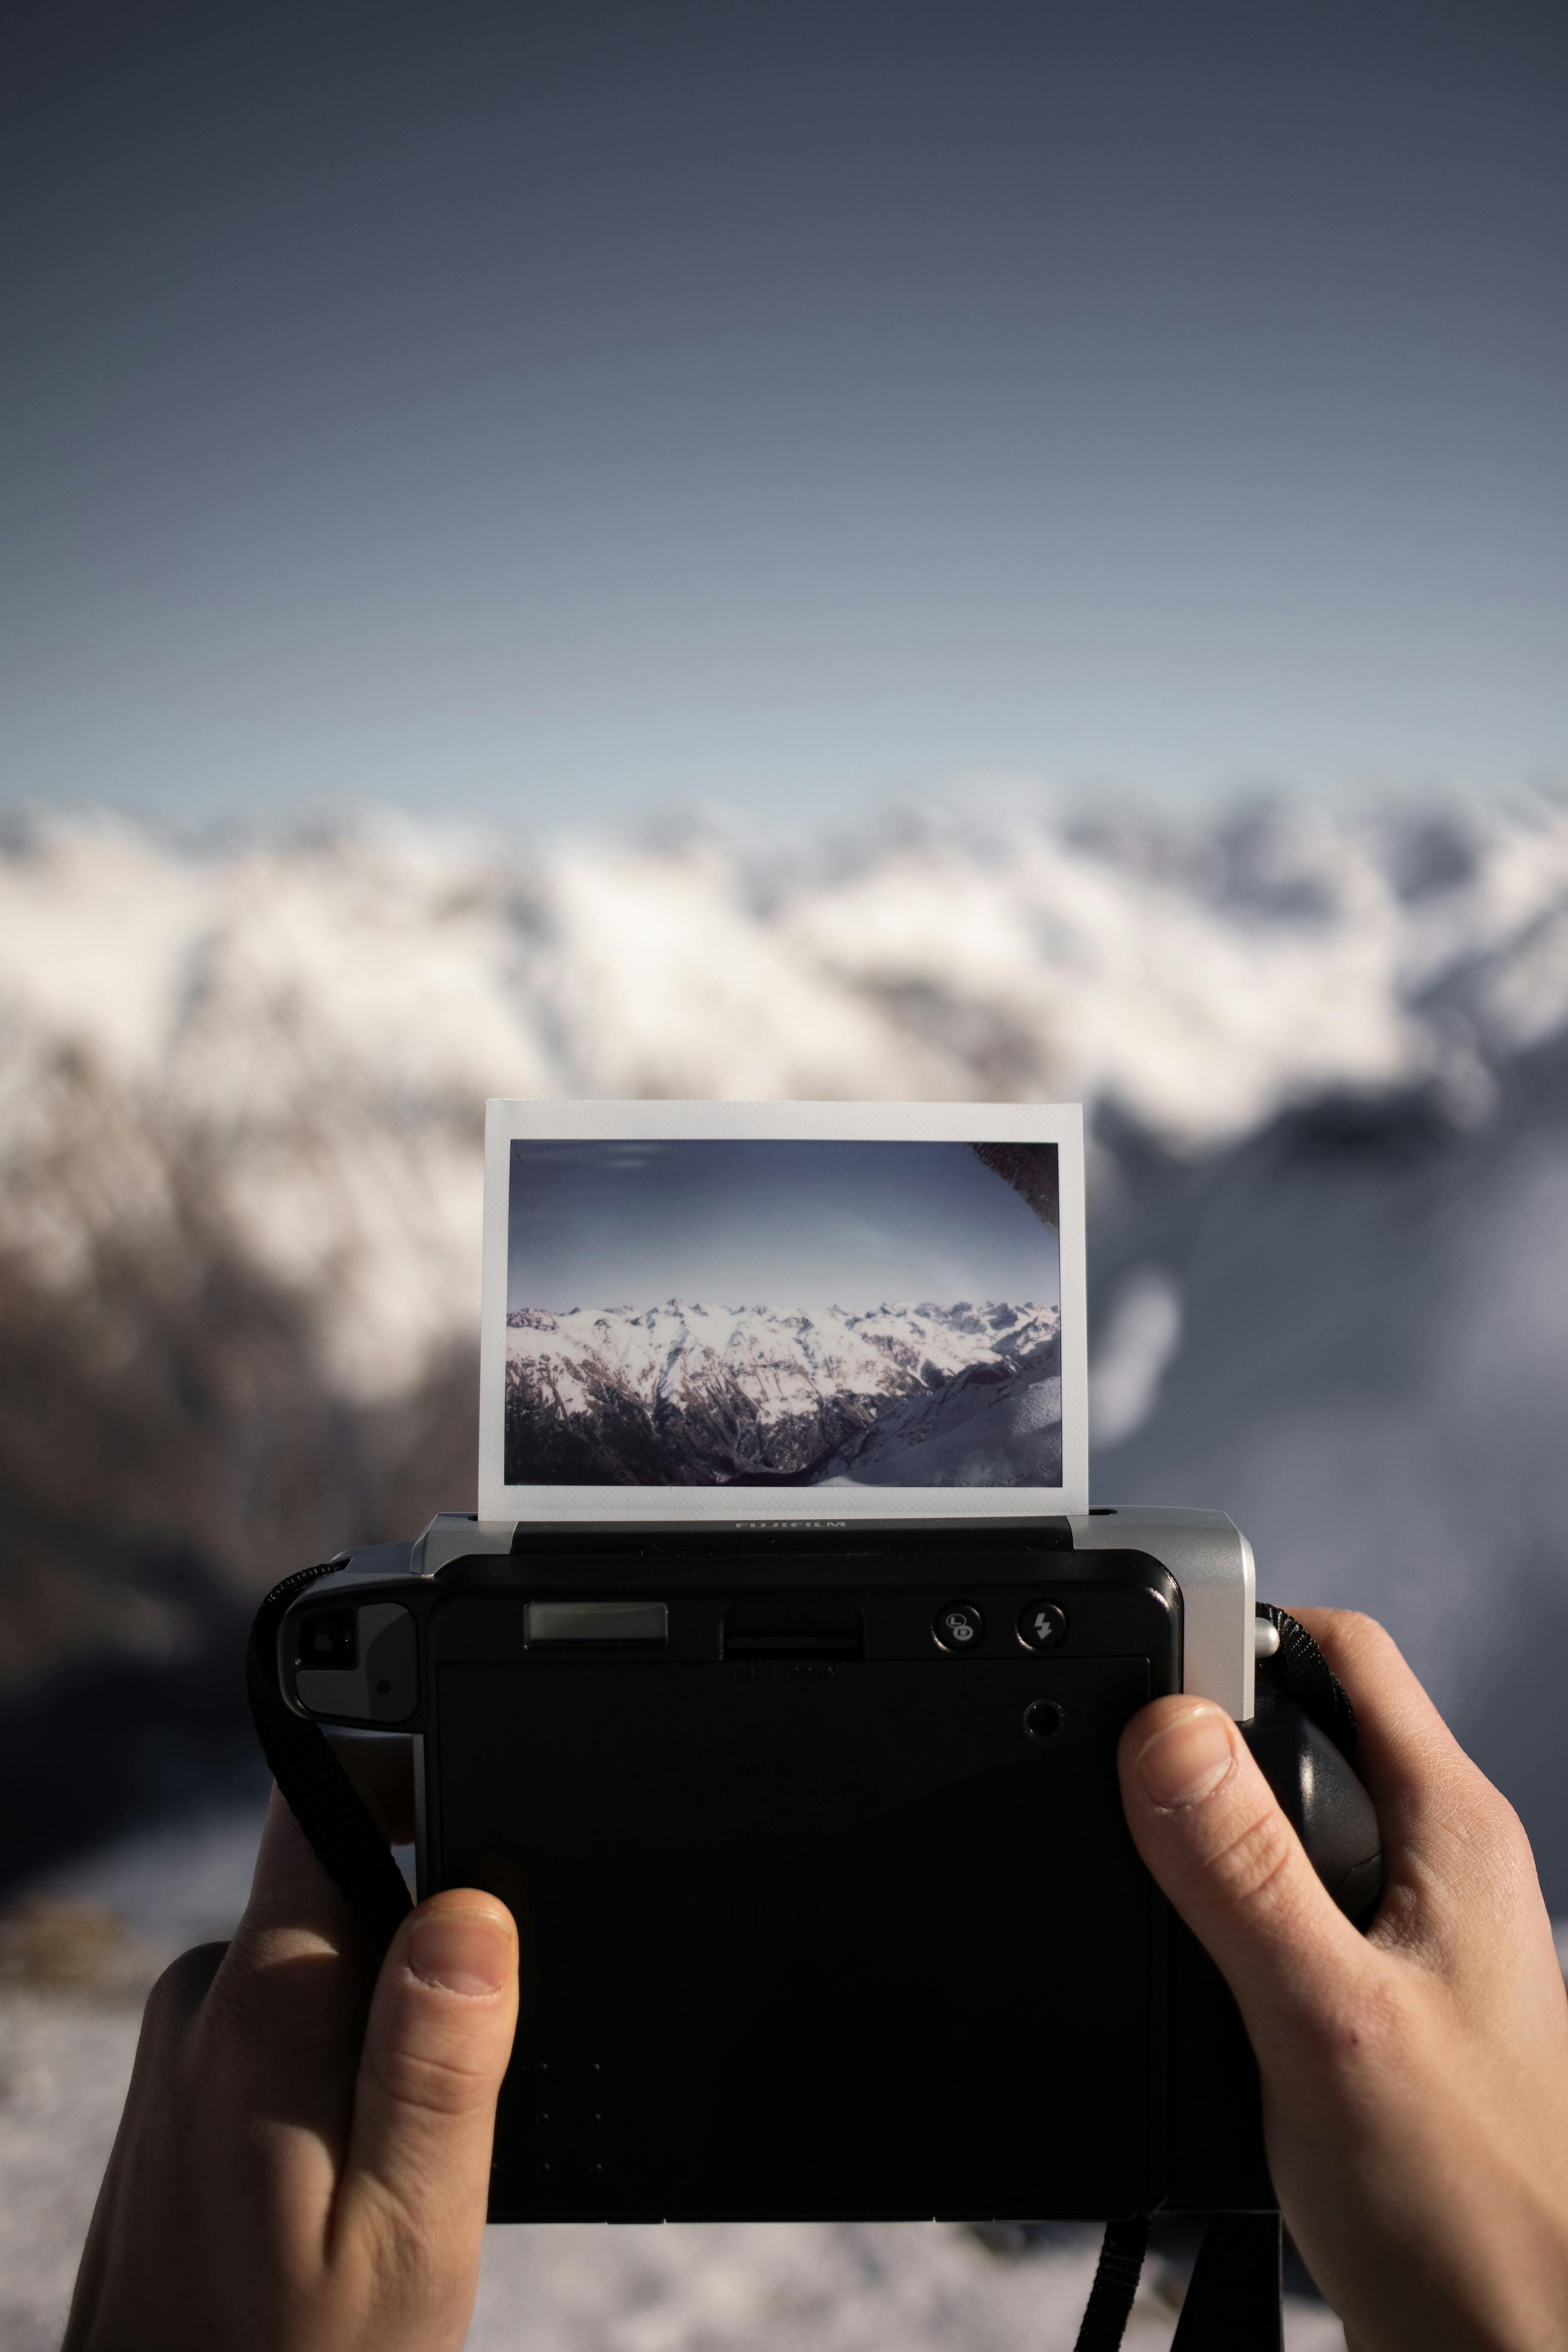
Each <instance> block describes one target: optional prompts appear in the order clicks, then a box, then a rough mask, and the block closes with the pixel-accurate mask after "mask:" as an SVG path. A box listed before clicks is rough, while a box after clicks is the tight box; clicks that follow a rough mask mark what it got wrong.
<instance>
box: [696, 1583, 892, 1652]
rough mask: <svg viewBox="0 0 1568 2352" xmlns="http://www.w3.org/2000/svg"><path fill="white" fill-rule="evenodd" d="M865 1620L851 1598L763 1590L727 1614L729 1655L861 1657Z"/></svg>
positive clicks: (725, 1644)
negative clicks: (754, 1598)
mask: <svg viewBox="0 0 1568 2352" xmlns="http://www.w3.org/2000/svg"><path fill="white" fill-rule="evenodd" d="M865 1654H866V1622H865V1619H864V1618H863V1617H862V1616H861V1614H860V1611H859V1609H858V1606H857V1604H856V1603H855V1602H854V1601H842V1600H838V1599H837V1598H835V1597H833V1596H832V1595H828V1594H815V1593H814V1594H810V1595H803V1596H801V1597H800V1598H798V1599H797V1598H795V1597H794V1596H793V1595H791V1594H787V1593H776V1594H775V1593H770V1594H768V1595H767V1596H765V1597H764V1596H763V1595H761V1594H759V1596H758V1597H757V1599H756V1600H754V1601H734V1602H733V1603H732V1604H731V1607H730V1608H729V1610H728V1611H727V1612H725V1617H724V1655H725V1656H726V1657H727V1658H807V1659H808V1658H863V1657H864V1656H865Z"/></svg>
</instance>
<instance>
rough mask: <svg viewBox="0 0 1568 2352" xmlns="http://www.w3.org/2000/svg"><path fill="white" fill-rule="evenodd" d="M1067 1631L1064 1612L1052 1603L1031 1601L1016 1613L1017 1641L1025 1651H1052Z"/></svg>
mask: <svg viewBox="0 0 1568 2352" xmlns="http://www.w3.org/2000/svg"><path fill="white" fill-rule="evenodd" d="M1067 1629H1068V1621H1067V1615H1066V1612H1065V1611H1063V1610H1060V1609H1058V1607H1057V1604H1056V1602H1055V1601H1030V1603H1029V1605H1028V1607H1027V1608H1026V1609H1021V1610H1020V1611H1019V1612H1018V1639H1019V1641H1020V1642H1022V1643H1023V1644H1024V1647H1025V1648H1026V1650H1054V1649H1055V1648H1056V1645H1057V1643H1058V1642H1059V1641H1060V1640H1061V1638H1062V1635H1063V1634H1064V1633H1066V1632H1067Z"/></svg>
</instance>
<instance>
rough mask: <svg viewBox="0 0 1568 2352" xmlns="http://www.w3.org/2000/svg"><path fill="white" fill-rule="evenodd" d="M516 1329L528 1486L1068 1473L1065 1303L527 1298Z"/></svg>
mask: <svg viewBox="0 0 1568 2352" xmlns="http://www.w3.org/2000/svg"><path fill="white" fill-rule="evenodd" d="M507 1325H508V1328H507V1417H506V1459H507V1476H508V1478H509V1480H510V1481H513V1482H515V1483H533V1484H539V1485H545V1486H549V1485H579V1484H581V1485H596V1484H606V1483H607V1484H611V1485H617V1486H622V1485H625V1486H712V1485H721V1486H724V1485H763V1484H770V1485H771V1484H774V1483H777V1484H781V1485H800V1486H817V1485H821V1484H823V1483H826V1482H831V1481H836V1480H842V1481H846V1482H851V1483H857V1484H858V1483H876V1484H882V1485H905V1484H909V1485H925V1484H930V1485H940V1486H949V1485H970V1486H975V1485H999V1486H1016V1485H1020V1484H1026V1483H1028V1482H1029V1480H1030V1479H1031V1478H1033V1477H1041V1478H1043V1477H1045V1476H1047V1475H1048V1476H1049V1477H1050V1478H1051V1479H1052V1480H1053V1481H1054V1480H1055V1479H1056V1478H1058V1477H1059V1475H1060V1463H1061V1433H1060V1431H1061V1381H1060V1354H1061V1351H1060V1316H1059V1313H1058V1309H1057V1308H1056V1307H1036V1306H1034V1305H1033V1304H1023V1305H1019V1306H1010V1305H1007V1304H1005V1303H999V1302H996V1301H994V1300H993V1301H987V1302H984V1303H983V1304H972V1303H971V1302H970V1301H968V1300H963V1301H960V1302H959V1303H957V1304H956V1305H953V1306H946V1307H944V1306H936V1305H932V1304H931V1303H930V1302H929V1301H928V1302H926V1303H923V1304H919V1305H917V1304H910V1303H901V1304H896V1305H883V1306H880V1307H874V1308H870V1309H868V1310H862V1311H858V1312H857V1311H851V1310H847V1309H845V1308H843V1307H835V1306H828V1307H817V1308H813V1309H811V1310H810V1311H806V1310H805V1309H799V1308H797V1309H794V1310H781V1309H778V1308H773V1307H729V1306H720V1305H715V1306H711V1307H710V1306H706V1305H703V1304H700V1303H699V1302H696V1301H691V1302H689V1303H684V1304H683V1303H682V1302H681V1301H680V1300H679V1299H676V1298H671V1299H669V1300H668V1301H667V1302H666V1304H665V1305H663V1306H661V1307H647V1308H645V1309H642V1310H641V1311H639V1310H637V1308H635V1307H572V1308H567V1309H564V1310H561V1311H555V1310H552V1309H548V1308H543V1307H517V1308H514V1309H513V1310H512V1312H511V1313H510V1315H509V1316H508V1318H507ZM1053 1446H1054V1448H1055V1452H1054V1455H1053V1454H1052V1448H1053ZM1047 1463H1049V1464H1051V1465H1053V1466H1050V1467H1049V1468H1048V1469H1047V1466H1046V1465H1047Z"/></svg>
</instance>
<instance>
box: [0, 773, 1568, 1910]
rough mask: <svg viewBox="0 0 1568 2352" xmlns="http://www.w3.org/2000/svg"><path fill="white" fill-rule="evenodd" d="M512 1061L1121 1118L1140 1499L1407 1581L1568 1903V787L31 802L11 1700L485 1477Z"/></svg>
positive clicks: (646, 1084) (1379, 1597)
mask: <svg viewBox="0 0 1568 2352" xmlns="http://www.w3.org/2000/svg"><path fill="white" fill-rule="evenodd" d="M489 1094H517V1095H527V1094H561V1095H621V1094H624V1095H634V1096H635V1095H658V1094H688V1095H693V1096H704V1095H715V1096H745V1095H755V1096H763V1097H767V1096H778V1097H787V1096H826V1097H844V1096H851V1097H853V1096H866V1097H889V1096H892V1097H897V1096H910V1097H922V1096H924V1097H970V1098H975V1099H982V1098H996V1097H999V1098H1019V1097H1023V1098H1029V1097H1044V1098H1059V1097H1066V1098H1069V1099H1070V1098H1074V1097H1079V1098H1081V1099H1082V1100H1083V1101H1084V1102H1085V1104H1086V1106H1087V1109H1088V1113H1089V1127H1090V1134H1091V1138H1092V1142H1091V1155H1090V1234H1089V1242H1090V1257H1089V1285H1090V1288H1089V1296H1090V1317H1091V1323H1090V1333H1089V1339H1090V1368H1091V1382H1092V1395H1091V1417H1092V1418H1093V1420H1094V1423H1095V1428H1096V1435H1095V1441H1094V1449H1093V1455H1092V1461H1091V1473H1092V1478H1093V1484H1094V1487H1095V1490H1096V1499H1097V1500H1109V1501H1115V1500H1117V1499H1119V1498H1120V1499H1123V1500H1127V1501H1166V1502H1172V1501H1173V1502H1185V1503H1217V1504H1219V1505H1220V1506H1221V1507H1225V1508H1226V1509H1228V1510H1231V1511H1232V1512H1234V1513H1235V1515H1236V1516H1237V1518H1238V1519H1239V1520H1241V1522H1242V1523H1243V1524H1244V1525H1245V1526H1246V1527H1247V1529H1248V1532H1249V1533H1250V1534H1251V1536H1252V1538H1253V1540H1254V1543H1255V1545H1256V1547H1257V1550H1258V1564H1259V1574H1260V1579H1261V1581H1262V1585H1263V1588H1264V1590H1265V1591H1267V1592H1268V1594H1269V1596H1270V1597H1275V1598H1279V1599H1283V1600H1287V1601H1289V1600H1290V1599H1292V1598H1294V1599H1296V1600H1300V1601H1312V1600H1319V1601H1329V1600H1334V1601H1358V1602H1360V1603H1362V1604H1363V1605H1364V1606H1367V1607H1370V1608H1372V1609H1373V1610H1374V1611H1375V1612H1377V1613H1379V1614H1380V1615H1382V1616H1384V1618H1385V1619H1386V1620H1387V1622H1390V1623H1391V1624H1392V1625H1393V1626H1394V1628H1395V1630H1396V1632H1397V1633H1398V1635H1399V1637H1400V1639H1401V1641H1402V1642H1403V1643H1404V1644H1405V1647H1406V1649H1407V1651H1408V1652H1409V1654H1411V1656H1412V1657H1413V1659H1414V1660H1415V1663H1416V1664H1417V1665H1418V1667H1419V1668H1420V1670H1421V1672H1422V1673H1423V1674H1424V1675H1426V1676H1427V1677H1428V1678H1429V1680H1430V1681H1431V1683H1432V1684H1433V1686H1434V1687H1435V1688H1436V1690H1437V1692H1438V1694H1439V1696H1440V1697H1441V1699H1442V1701H1443V1704H1444V1705H1445V1706H1447V1708H1448V1709H1449V1711H1450V1713H1451V1715H1452V1717H1453V1719H1454V1720H1455V1722H1456V1724H1457V1725H1458V1727H1459V1728H1460V1729H1461V1731H1462V1732H1463V1733H1464V1735H1465V1736H1466V1738H1468V1740H1470V1742H1471V1743H1472V1745H1473V1747H1474V1748H1475V1750H1476V1752H1477V1754H1478V1755H1479V1757H1480V1759H1481V1760H1482V1761H1483V1762H1484V1763H1488V1764H1489V1766H1490V1768H1491V1769H1493V1770H1494V1771H1495V1772H1496V1774H1497V1775H1498V1777H1499V1778H1500V1780H1501V1781H1502V1784H1503V1786H1504V1787H1505V1788H1507V1789H1508V1790H1510V1794H1512V1795H1514V1797H1515V1799H1516V1801H1518V1802H1519V1803H1521V1807H1522V1808H1523V1810H1524V1811H1525V1814H1526V1819H1527V1822H1528V1823H1529V1825H1530V1826H1531V1833H1532V1835H1534V1836H1535V1837H1536V1839H1537V1843H1538V1847H1539V1849H1540V1850H1541V1852H1542V1854H1543V1856H1545V1857H1546V1858H1547V1860H1548V1862H1549V1865H1550V1868H1551V1870H1552V1871H1553V1872H1554V1873H1555V1885H1556V1888H1557V1892H1556V1893H1555V1895H1553V1901H1554V1903H1555V1906H1556V1907H1557V1909H1558V1910H1559V1911H1561V1912H1564V1913H1568V1811H1565V1809H1564V1808H1563V1806H1562V1803H1561V1799H1560V1793H1559V1792H1560V1789H1561V1785H1562V1780H1563V1757H1562V1753H1561V1748H1560V1745H1559V1746H1557V1747H1553V1746H1552V1737H1553V1735H1552V1730H1551V1727H1552V1725H1553V1724H1554V1723H1555V1722H1556V1721H1557V1720H1558V1719H1559V1718H1560V1716H1561V1701H1560V1698H1559V1696H1558V1691H1559V1686H1560V1684H1561V1660H1562V1658H1563V1655H1564V1654H1568V1535H1565V1532H1564V1531H1565V1530H1568V1449H1564V1447H1563V1444H1562V1442H1561V1429H1562V1426H1563V1418H1564V1415H1565V1413H1568V1287H1565V1277H1564V1272H1563V1270H1564V1269H1565V1268H1568V802H1564V801H1563V800H1561V799H1556V798H1553V797H1552V796H1550V795H1544V794H1531V793H1522V792H1521V793H1513V794H1500V795H1496V796H1494V797H1491V798H1489V799H1480V798H1472V799H1469V800H1461V799H1456V800H1454V801H1452V802H1450V803H1446V804H1444V805H1441V806H1439V805H1436V804H1426V805H1421V806H1406V807H1403V808H1400V807H1387V806H1364V807H1362V808H1359V809H1358V808H1347V809H1341V810H1338V811H1335V810H1330V809H1325V808H1323V807H1321V806H1310V805H1306V804H1302V803H1289V802H1286V803H1273V804H1261V803H1256V804H1253V805H1251V806H1249V807H1247V808H1240V809H1232V810H1228V811H1222V812H1219V813H1218V814H1212V813H1211V814H1193V815H1190V816H1187V815H1183V816H1158V815H1154V816H1151V815H1149V814H1143V815H1139V816H1127V815H1123V816H1119V817H1115V818H1111V817H1110V816H1107V815H1104V814H1096V813H1095V812H1094V811H1093V810H1091V809H1089V808H1087V807H1086V806H1083V805H1078V806H1074V805H1072V804H1067V803H1063V804H1059V805H1058V804H1057V803H1052V802H1051V801H1050V800H1049V799H1048V798H1044V797H1039V796H1034V797H1031V796H1027V795H1016V796H1014V797H1013V798H1011V799H1005V800H996V801H993V802H992V803H988V804H986V805H984V806H981V805H979V804H978V803H976V802H974V801H973V799H972V800H971V801H970V802H968V803H965V804H963V805H962V806H958V807H952V806H950V807H948V808H946V809H922V810H917V811H914V812H906V813H904V814H899V815H895V816H892V817H889V819H888V820H887V821H886V822H885V823H884V824H881V825H879V826H878V827H873V828H870V829H868V831H867V832H866V833H865V834H864V835H862V836H861V837H860V838H859V839H858V840H856V841H853V842H848V843H844V842H837V843H830V842H826V841H823V842H816V843H806V844H805V845H801V846H799V847H798V848H797V849H796V850H795V851H793V852H791V853H790V854H789V855H788V856H784V855H783V854H782V853H781V854H777V855H774V854H771V853H770V854H769V855H766V856H764V855H763V852H762V851H760V850H759V849H758V848H757V847H756V846H755V845H751V844H748V843H746V842H744V841H737V840H735V839H733V838H720V837H698V836H689V837H686V838H680V839H676V838H669V839H666V840H664V841H662V842H656V843H647V842H644V843H633V842H628V841H606V842H603V843H599V844H587V845H584V844H578V845H556V846H553V847H549V848H545V849H541V850H539V851H537V852H527V851H524V850H521V849H519V848H517V847H516V846H515V845H502V844H497V843H495V842H493V841H492V842H478V841H474V840H467V841H459V840H455V839H454V838H452V837H451V836H449V835H439V834H437V832H435V831H433V830H430V829H421V828H417V827H414V826H410V825H407V824H391V823H388V822H385V821H382V820H375V821H371V820H368V819H367V820H365V821H364V822H363V823H361V824H357V825H354V826H352V827H348V828H343V829H339V830H337V831H334V832H323V833H321V834H319V835H316V836H315V837H313V838H310V839H298V840H293V841H288V842H275V843H272V844H270V845H250V846H245V847H237V848H234V849H232V850H230V851H226V852H219V851H216V850H215V851H209V852H207V853H206V854H204V855H199V856H198V855H195V854H194V853H183V852H180V851H178V850H176V849H174V848H173V847H171V846H169V845H166V844H160V843H159V842H157V841H155V840H153V838H151V837H150V836H148V835H142V834H138V833H136V832H134V831H132V830H130V829H128V828H126V827H124V826H122V825H116V824H109V823H93V824H89V823H86V822H72V823H47V824H45V823H17V824H15V825H13V826H12V827H11V829H10V831H9V832H8V833H6V834H5V835H3V836H0V1337H3V1340H4V1346H3V1348H0V1692H3V1691H4V1689H5V1687H7V1686H8V1687H10V1688H11V1689H12V1690H13V1691H16V1690H19V1689H20V1688H22V1687H23V1686H24V1685H28V1684H29V1683H30V1682H31V1683H35V1684H36V1679H37V1676H38V1675H40V1674H41V1673H42V1672H44V1671H45V1670H46V1669H47V1668H52V1669H57V1670H58V1669H59V1668H62V1667H63V1665H64V1664H66V1663H67V1662H68V1661H69V1660H70V1659H71V1658H73V1657H78V1658H86V1657H88V1656H89V1655H101V1654H103V1653H104V1652H105V1651H106V1650H108V1651H111V1652H112V1653H113V1654H116V1655H119V1656H121V1657H127V1656H136V1657H140V1658H142V1659H145V1660H148V1661H171V1662H172V1661H177V1660H179V1659H181V1658H183V1657H185V1656H187V1655H188V1654H190V1645H191V1643H192V1640H193V1638H194V1636H193V1634H192V1631H191V1625H192V1609H193V1607H194V1605H195V1604H194V1602H193V1601H192V1600H191V1598H190V1596H191V1595H192V1594H194V1593H195V1592H196V1591H198V1590H205V1591H218V1592H228V1593H231V1594H232V1595H233V1596H234V1598H235V1603H236V1605H237V1606H238V1605H240V1604H241V1603H242V1602H243V1601H245V1600H246V1599H247V1597H248V1596H250V1595H253V1594H254V1593H255V1592H256V1591H258V1589H260V1588H262V1587H264V1586H265V1585H266V1584H267V1583H268V1582H270V1581H271V1580H274V1579H275V1578H276V1577H277V1576H279V1575H280V1574H281V1573H283V1572H284V1571H286V1570H289V1569H291V1568H294V1567H296V1566H298V1565H300V1563H302V1562H304V1561H307V1560H310V1559H320V1558H322V1557H323V1556H325V1554H326V1553H328V1552H330V1551H331V1550H332V1549H334V1548H335V1547H336V1546H337V1545H338V1544H340V1543H342V1541H344V1540H346V1539H349V1538H354V1537H359V1536H363V1535H367V1534H384V1535H395V1534H399V1533H405V1532H406V1531H407V1530H408V1529H410V1528H417V1527H418V1526H419V1525H421V1524H422V1522H423V1520H424V1519H425V1517H426V1516H427V1515H428V1514H429V1513H430V1512H431V1511H432V1510H435V1509H437V1508H451V1507H463V1506H464V1505H465V1503H468V1502H470V1501H471V1497H472V1495H473V1487H474V1465H475V1456H476V1453H477V1443H476V1433H475V1395H476V1372H475V1355H474V1328H475V1323H476V1319H477V1301H478V1292H479V1208H480V1194H481V1166H480V1150H479V1140H480V1106H481V1104H482V1101H483V1099H484V1097H486V1096H487V1095H489ZM559 1303H560V1304H562V1305H563V1306H571V1305H572V1304H573V1303H574V1302H571V1301H564V1302H559ZM933 1360H935V1359H933ZM906 1408H908V1409H910V1410H919V1409H921V1396H920V1395H916V1394H915V1393H914V1391H910V1397H909V1398H907V1399H905V1400H902V1401H899V1400H895V1401H894V1402H893V1404H892V1405H890V1406H884V1408H883V1412H885V1413H887V1414H889V1416H890V1415H891V1414H893V1413H894V1412H902V1411H904V1410H905V1409H906ZM878 1425H879V1427H880V1426H881V1423H880V1421H879V1424H878ZM897 1426H898V1424H897V1423H895V1421H894V1420H893V1419H892V1418H890V1417H889V1419H888V1420H887V1423H886V1431H885V1434H886V1435H888V1436H891V1435H893V1434H894V1433H895V1432H896V1428H897ZM875 1442H877V1443H880V1442H881V1441H880V1440H877V1441H875ZM855 1443H856V1440H855V1439H854V1438H853V1437H851V1436H845V1437H843V1438H839V1439H836V1440H835V1444H843V1445H853V1444H855ZM871 1443H872V1441H870V1440H868V1441H867V1442H866V1444H864V1445H863V1446H862V1450H861V1452H860V1454H859V1455H858V1457H857V1459H856V1461H854V1462H850V1461H848V1460H847V1458H846V1460H845V1461H844V1462H843V1463H842V1464H841V1468H842V1470H843V1474H844V1475H870V1474H871V1472H872V1471H873V1470H874V1469H875V1468H876V1463H875V1461H874V1460H873V1459H871V1458H869V1447H870V1444H871ZM814 1458H819V1457H814ZM738 1475H744V1474H743V1473H741V1474H738ZM785 1475H795V1474H794V1473H793V1472H790V1473H786V1474H785ZM227 1638H228V1636H227V1635H225V1639H227ZM160 1671H162V1669H160ZM171 1671H173V1668H172V1667H171Z"/></svg>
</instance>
